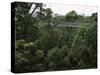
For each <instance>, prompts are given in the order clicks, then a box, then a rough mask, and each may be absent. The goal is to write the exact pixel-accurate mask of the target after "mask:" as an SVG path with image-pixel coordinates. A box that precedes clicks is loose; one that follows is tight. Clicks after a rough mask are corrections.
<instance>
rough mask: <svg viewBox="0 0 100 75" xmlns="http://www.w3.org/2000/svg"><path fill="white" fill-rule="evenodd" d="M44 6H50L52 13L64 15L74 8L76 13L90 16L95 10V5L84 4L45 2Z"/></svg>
mask: <svg viewBox="0 0 100 75" xmlns="http://www.w3.org/2000/svg"><path fill="white" fill-rule="evenodd" d="M46 8H51V9H52V11H53V13H54V14H59V15H65V14H66V13H68V12H70V11H72V10H75V11H76V12H77V14H80V15H84V16H91V15H92V13H95V12H97V7H95V6H85V5H70V4H52V3H46Z"/></svg>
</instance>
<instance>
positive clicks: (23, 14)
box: [15, 3, 97, 72]
mask: <svg viewBox="0 0 100 75" xmlns="http://www.w3.org/2000/svg"><path fill="white" fill-rule="evenodd" d="M35 5H36V7H38V9H37V12H35V13H34V10H33V12H30V9H31V7H32V4H31V3H16V7H15V13H16V15H15V24H16V31H15V32H16V43H15V45H16V52H15V67H16V69H15V71H16V72H30V71H32V72H40V71H55V70H70V69H88V68H96V67H97V13H93V14H92V15H91V16H84V15H78V14H77V13H76V12H75V11H74V10H72V11H70V12H69V13H66V15H64V16H61V15H58V14H53V11H52V9H50V8H42V5H41V4H35ZM65 11H66V10H65ZM34 14H35V15H34ZM69 24H71V25H70V26H69Z"/></svg>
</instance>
